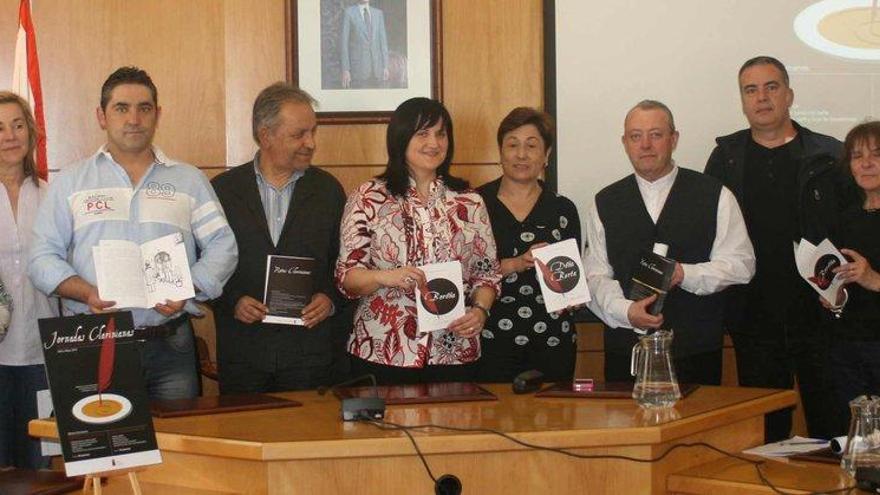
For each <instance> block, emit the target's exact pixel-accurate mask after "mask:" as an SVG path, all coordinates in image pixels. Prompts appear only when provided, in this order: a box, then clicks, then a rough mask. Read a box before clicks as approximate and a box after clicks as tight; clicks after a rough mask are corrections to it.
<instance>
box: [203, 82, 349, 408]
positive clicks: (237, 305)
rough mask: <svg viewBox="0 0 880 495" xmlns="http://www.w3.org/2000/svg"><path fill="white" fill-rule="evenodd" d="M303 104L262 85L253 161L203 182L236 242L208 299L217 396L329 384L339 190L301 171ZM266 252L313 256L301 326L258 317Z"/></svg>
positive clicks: (307, 139)
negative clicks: (219, 289) (226, 276)
mask: <svg viewBox="0 0 880 495" xmlns="http://www.w3.org/2000/svg"><path fill="white" fill-rule="evenodd" d="M313 103H314V100H313V99H312V97H311V96H309V95H308V94H307V93H306V92H304V91H302V90H301V89H299V88H296V87H293V86H291V85H289V84H284V83H276V84H273V85H271V86H269V87H267V88H266V89H264V90H263V91H262V92H261V93H260V94H259V96H257V100H256V101H255V102H254V111H253V136H254V140H255V141H256V142H257V144H258V145H259V148H260V149H259V151H258V152H257V154H256V156H255V157H254V160H253V161H251V162H248V163H245V164H244V165H239V166H238V167H235V168H233V169H231V170H229V171H227V172H225V173H223V174H221V175H219V176H217V177H216V178H214V180H213V185H214V189H215V190H216V191H217V197H218V198H219V199H220V203H221V204H222V205H223V209H224V211H225V212H226V216H227V219H228V220H229V225H230V227H232V230H233V232H234V233H235V238H236V241H237V242H238V244H239V260H238V266H237V267H236V270H235V273H234V274H233V275H232V278H231V279H230V280H229V282H228V283H227V284H226V286H225V288H224V290H223V296H222V297H221V298H220V299H218V300H217V301H216V303H215V318H216V322H217V362H218V370H219V378H220V380H219V381H220V392H221V393H223V394H230V393H248V392H277V391H284V390H296V389H307V388H316V387H318V386H320V385H328V384H330V383H331V382H332V381H333V380H334V379H335V378H336V377H334V376H333V370H334V365H335V363H334V360H335V359H337V358H338V357H339V356H341V355H343V352H342V343H341V339H339V338H338V335H335V333H336V332H337V330H336V329H335V328H336V326H337V325H336V324H337V322H334V321H333V320H334V319H333V318H331V319H329V320H328V317H330V316H331V315H333V314H334V312H335V310H336V308H337V307H338V304H340V303H341V300H340V298H339V296H338V294H337V292H336V290H335V288H334V284H333V278H332V272H333V268H334V264H335V261H336V256H337V253H338V251H339V221H340V218H341V217H342V209H343V208H344V206H345V194H344V192H343V190H342V186H341V185H340V184H339V182H338V181H337V180H336V179H335V178H334V177H333V176H332V175H330V174H328V173H327V172H324V171H323V170H320V169H318V168H315V167H312V166H311V161H312V156H313V154H314V152H315V132H316V130H317V120H316V118H315V112H314V110H313V109H312V104H313ZM272 254H275V255H287V256H299V257H308V258H313V259H314V260H315V261H314V270H313V272H312V277H313V280H312V286H313V289H314V293H313V296H312V298H311V302H310V303H309V304H307V305H306V306H305V307H304V308H303V310H302V316H303V320H304V324H303V325H302V326H299V325H297V326H291V325H279V324H268V323H263V321H262V320H263V319H264V318H265V316H266V313H267V311H268V308H267V307H266V306H265V305H264V304H263V303H262V301H263V292H264V285H265V280H266V260H267V256H268V255H272ZM334 344H336V345H334ZM335 347H338V348H339V349H335ZM336 351H338V352H336Z"/></svg>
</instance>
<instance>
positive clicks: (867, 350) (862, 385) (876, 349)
mask: <svg viewBox="0 0 880 495" xmlns="http://www.w3.org/2000/svg"><path fill="white" fill-rule="evenodd" d="M828 371H829V375H830V377H831V386H832V389H833V390H834V393H833V395H832V397H833V400H834V414H833V417H834V419H835V422H834V425H833V428H834V430H833V431H832V433H831V434H832V435H834V436H840V435H846V434H847V432H848V430H849V418H850V410H849V401H851V400H853V399H855V398H856V397H858V396H860V395H880V342H858V341H835V342H834V343H833V344H832V345H831V351H830V356H829V370H828Z"/></svg>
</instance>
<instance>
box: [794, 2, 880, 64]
mask: <svg viewBox="0 0 880 495" xmlns="http://www.w3.org/2000/svg"><path fill="white" fill-rule="evenodd" d="M794 30H795V33H796V34H797V36H798V38H800V39H801V41H803V42H804V43H806V44H807V45H809V46H810V47H812V48H815V49H816V50H819V51H821V52H825V53H827V54H829V55H836V56H839V57H844V58H849V59H856V60H880V5H878V0H823V1H821V2H817V3H814V4H813V5H810V6H809V7H807V8H806V9H804V10H803V11H801V13H800V14H798V16H797V17H796V18H795V20H794Z"/></svg>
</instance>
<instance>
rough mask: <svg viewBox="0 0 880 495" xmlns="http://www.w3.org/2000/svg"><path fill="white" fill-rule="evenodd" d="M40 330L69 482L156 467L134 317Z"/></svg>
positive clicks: (72, 321) (49, 322)
mask: <svg viewBox="0 0 880 495" xmlns="http://www.w3.org/2000/svg"><path fill="white" fill-rule="evenodd" d="M39 326H40V335H41V337H42V341H43V355H44V357H45V359H46V374H47V376H48V378H49V388H50V390H51V392H52V404H53V406H54V408H55V418H56V421H57V423H58V437H59V440H60V443H61V451H62V454H63V455H64V469H65V471H66V472H67V475H68V476H79V475H83V474H90V473H98V472H106V471H113V470H117V469H126V468H131V467H135V466H145V465H150V464H158V463H161V462H162V457H161V456H160V454H159V450H158V446H157V445H156V433H155V431H154V430H153V420H152V417H151V416H150V403H149V399H148V397H147V391H146V388H145V386H144V378H143V372H142V368H141V362H140V353H139V352H138V345H139V344H138V342H137V340H136V339H135V332H134V324H133V322H132V317H131V313H130V312H128V311H124V312H117V313H104V314H98V315H77V316H71V317H61V318H47V319H42V320H40V321H39Z"/></svg>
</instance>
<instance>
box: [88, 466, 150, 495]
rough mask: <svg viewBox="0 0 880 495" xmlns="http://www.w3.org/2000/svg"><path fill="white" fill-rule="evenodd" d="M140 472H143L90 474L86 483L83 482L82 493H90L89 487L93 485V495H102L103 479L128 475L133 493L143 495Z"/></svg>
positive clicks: (121, 471) (134, 470)
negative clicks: (139, 477)
mask: <svg viewBox="0 0 880 495" xmlns="http://www.w3.org/2000/svg"><path fill="white" fill-rule="evenodd" d="M138 471H141V469H133V470H127V469H122V470H119V471H107V472H103V473H94V474H88V475H86V479H85V482H83V488H82V493H83V494H87V493H89V485H91V486H92V488H91V493H92V495H101V478H118V477H120V476H124V475H128V482H129V484H131V493H133V494H134V495H143V492H141V484H140V482H139V481H138V477H137V473H138Z"/></svg>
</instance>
